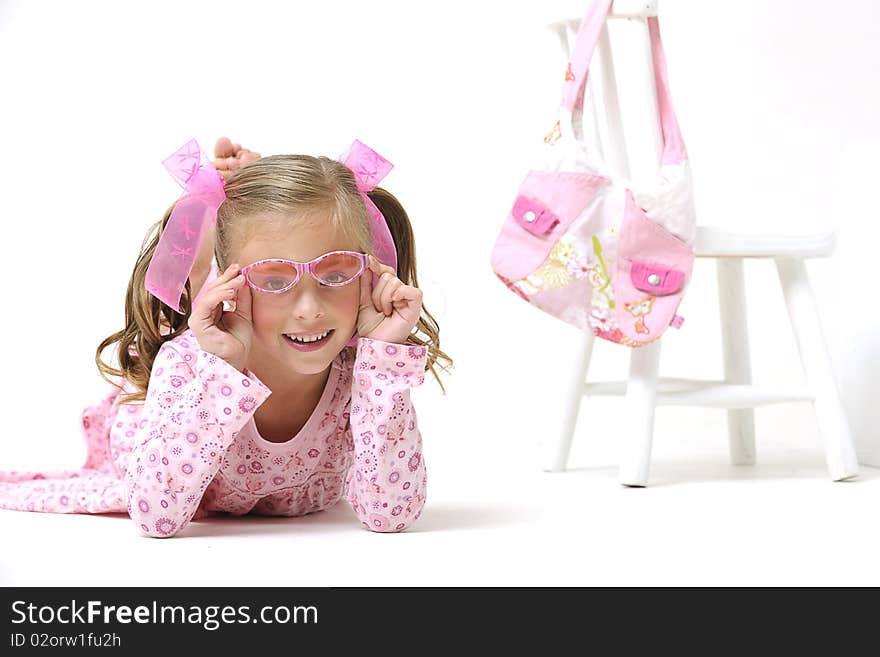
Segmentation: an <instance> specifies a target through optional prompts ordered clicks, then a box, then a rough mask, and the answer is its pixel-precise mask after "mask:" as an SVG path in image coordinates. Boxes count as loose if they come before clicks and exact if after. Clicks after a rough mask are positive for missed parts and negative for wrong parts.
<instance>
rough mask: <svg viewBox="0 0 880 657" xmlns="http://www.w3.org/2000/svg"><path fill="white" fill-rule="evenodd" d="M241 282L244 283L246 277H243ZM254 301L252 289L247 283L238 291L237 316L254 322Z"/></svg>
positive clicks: (236, 300)
mask: <svg viewBox="0 0 880 657" xmlns="http://www.w3.org/2000/svg"><path fill="white" fill-rule="evenodd" d="M241 280H242V283H244V276H242V277H241ZM253 299H254V298H253V296H251V288H250V286H249V285H247V284H246V283H245V284H244V285H242V287H241V289H240V290H239V291H238V296H237V297H236V299H235V314H236V315H238V316H239V317H241V318H242V319H246V320H247V321H249V322H251V321H253V314H252V308H253Z"/></svg>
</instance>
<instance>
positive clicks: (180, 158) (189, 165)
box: [146, 139, 226, 312]
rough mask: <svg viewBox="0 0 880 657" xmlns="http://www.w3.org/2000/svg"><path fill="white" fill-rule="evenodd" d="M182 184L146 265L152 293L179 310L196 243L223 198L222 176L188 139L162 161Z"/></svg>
mask: <svg viewBox="0 0 880 657" xmlns="http://www.w3.org/2000/svg"><path fill="white" fill-rule="evenodd" d="M162 164H164V165H165V168H166V169H168V173H170V174H171V176H172V177H173V178H174V179H175V180H176V181H177V182H178V183H180V185H181V186H182V187H183V188H184V192H183V195H182V196H181V197H180V198H179V199H178V201H177V203H175V204H174V210H172V212H171V216H170V217H169V219H168V223H167V224H165V230H163V231H162V236H161V237H160V238H159V243H158V244H157V245H156V250H155V252H154V253H153V257H152V259H151V260H150V265H149V267H148V268H147V276H146V288H147V291H149V292H150V294H152V295H153V296H154V297H156V298H157V299H159V300H160V301H162V302H163V303H164V304H165V305H167V306H170V307H171V308H173V309H174V310H176V311H177V312H181V310H180V297H181V295H182V294H183V290H184V287H185V285H186V280H187V279H188V278H189V274H190V272H191V271H192V268H193V263H195V260H196V256H197V255H198V251H199V247H200V246H201V244H202V240H203V239H204V237H205V234H206V233H207V231H208V230H209V229H210V227H211V225H212V224H213V223H214V222H215V221H216V220H217V210H218V209H219V208H220V205H221V204H222V203H223V201H224V200H225V199H226V194H225V193H224V192H223V177H222V176H221V175H220V174H219V173H218V172H217V170H216V169H215V168H214V166H213V165H212V164H211V162H210V160H209V159H208V158H207V157H206V156H205V154H204V152H203V151H202V149H201V148H199V145H198V143H197V142H196V140H195V139H191V140H190V141H188V142H187V143H186V144H184V145H183V146H181V147H180V148H179V149H178V150H177V151H176V152H174V153H173V154H172V155H170V156H169V157H167V158H165V159H164V160H163V161H162Z"/></svg>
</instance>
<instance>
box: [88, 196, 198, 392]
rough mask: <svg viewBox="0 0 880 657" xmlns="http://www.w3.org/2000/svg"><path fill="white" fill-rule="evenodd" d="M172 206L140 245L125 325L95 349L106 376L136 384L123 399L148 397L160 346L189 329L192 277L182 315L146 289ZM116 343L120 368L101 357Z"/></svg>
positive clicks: (99, 365)
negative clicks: (155, 252)
mask: <svg viewBox="0 0 880 657" xmlns="http://www.w3.org/2000/svg"><path fill="white" fill-rule="evenodd" d="M173 209H174V206H173V205H172V206H171V207H170V208H168V210H167V211H166V212H165V216H164V217H163V218H162V219H161V220H160V221H158V222H156V223H155V224H153V226H152V227H151V228H150V230H149V231H148V232H147V235H146V237H145V238H144V242H143V244H142V245H141V253H140V256H139V257H138V259H137V262H136V263H135V266H134V271H133V272H132V274H131V280H130V281H129V282H128V290H127V292H126V294H125V328H123V329H122V330H121V331H117V332H116V333H114V334H112V335H110V336H108V337H107V338H106V339H104V340H103V341H102V342H101V344H99V345H98V349H97V351H96V352H95V364H96V365H97V366H98V371H99V372H100V373H101V376H102V377H103V378H104V379H105V380H107V381H109V382H110V383H112V384H114V385H116V386H118V387H120V388H122V387H123V386H122V383H123V382H122V381H120V380H116V381H114V380H112V379H111V378H110V377H117V379H118V378H121V379H122V380H124V381H128V382H129V383H130V384H132V385H133V386H134V388H135V391H134V392H128V393H125V394H124V396H123V397H122V398H121V401H122V402H123V403H131V402H139V401H144V400H145V399H146V395H147V385H148V384H149V382H150V371H151V370H152V368H153V360H154V359H155V358H156V354H158V353H159V348H160V347H161V346H162V343H163V342H166V341H168V340H171V339H172V338H175V337H177V336H178V335H180V334H181V333H183V332H184V331H185V330H186V329H187V322H188V321H189V315H190V312H191V311H192V301H191V296H190V291H191V288H190V282H189V281H187V282H186V287H185V290H184V294H183V295H182V296H181V298H180V307H181V308H182V309H183V315H181V314H179V313H177V312H176V311H174V310H172V309H171V308H169V307H168V306H166V305H165V304H164V303H162V302H161V301H159V300H158V299H156V298H155V297H154V296H153V295H152V294H150V293H149V292H147V289H146V287H145V285H144V280H145V278H146V275H147V267H149V265H150V259H151V258H152V257H153V252H154V251H155V249H156V245H157V244H158V243H159V238H160V237H161V235H162V231H163V230H164V229H165V224H166V223H168V219H169V217H170V216H171V211H172V210H173ZM116 343H118V346H117V348H116V356H117V359H118V361H119V367H118V368H116V367H113V366H112V365H110V364H108V363H106V362H105V361H104V360H103V358H102V354H103V352H104V350H105V349H106V348H107V347H109V346H111V345H113V344H116Z"/></svg>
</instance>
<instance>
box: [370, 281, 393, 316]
mask: <svg viewBox="0 0 880 657" xmlns="http://www.w3.org/2000/svg"><path fill="white" fill-rule="evenodd" d="M393 280H396V279H395V278H394V276H393V275H392V274H389V273H388V272H385V273H383V274H382V275H381V276H380V277H379V281H378V282H377V283H376V287H374V288H373V307H374V308H375V309H376V310H377V311H379V312H380V313H385V314H386V315H390V314H391V311H390V310H389V311H387V312H386V310H385V302H384V301H385V300H384V295H385V289H386V288H387V287H388V284H389V283H390V282H391V281H393ZM389 305H390V302H389Z"/></svg>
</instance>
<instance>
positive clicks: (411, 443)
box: [345, 338, 427, 532]
mask: <svg viewBox="0 0 880 657" xmlns="http://www.w3.org/2000/svg"><path fill="white" fill-rule="evenodd" d="M426 361H427V349H426V348H425V347H421V346H413V345H402V344H392V343H388V342H382V341H379V340H370V339H367V338H360V339H359V340H358V349H357V357H356V359H355V364H354V371H353V372H352V386H351V414H350V429H351V438H352V442H353V451H354V459H353V463H352V466H351V469H350V470H349V472H348V476H347V477H346V482H345V496H346V499H347V500H348V502H349V504H351V507H352V509H354V511H355V513H356V514H357V516H358V518H360V520H361V523H363V525H364V526H365V527H367V528H368V529H370V530H372V531H377V532H394V531H401V530H403V529H406V528H407V527H408V526H409V525H411V524H412V523H413V521H415V520H416V519H417V518H418V517H419V515H420V514H421V512H422V508H423V507H424V505H425V495H426V485H427V476H426V473H425V463H424V458H423V457H422V437H421V433H420V432H419V429H418V425H417V421H416V412H415V408H413V405H412V402H411V401H410V389H411V388H413V387H416V386H419V385H421V384H422V383H423V382H424V380H425V363H426Z"/></svg>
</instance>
